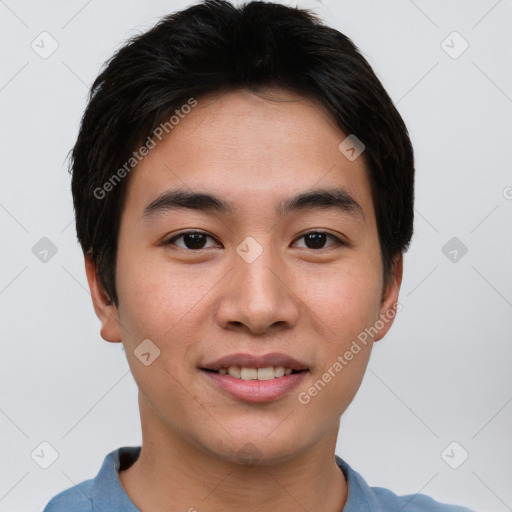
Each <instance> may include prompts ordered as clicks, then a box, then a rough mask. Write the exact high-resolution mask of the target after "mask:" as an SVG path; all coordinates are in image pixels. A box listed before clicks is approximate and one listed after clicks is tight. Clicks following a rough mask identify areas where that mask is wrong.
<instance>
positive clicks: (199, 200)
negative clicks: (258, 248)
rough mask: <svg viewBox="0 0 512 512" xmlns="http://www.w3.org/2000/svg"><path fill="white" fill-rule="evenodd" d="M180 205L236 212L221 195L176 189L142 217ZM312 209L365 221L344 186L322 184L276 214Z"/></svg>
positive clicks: (287, 200)
mask: <svg viewBox="0 0 512 512" xmlns="http://www.w3.org/2000/svg"><path fill="white" fill-rule="evenodd" d="M180 208H188V209H191V210H198V211H203V212H208V211H212V212H216V213H220V214H223V215H226V216H229V215H234V214H236V212H237V207H236V206H235V204H234V203H232V202H230V201H228V200H226V199H223V198H221V197H219V196H216V195H213V194H209V193H206V192H200V191H197V192H196V191H190V190H186V189H174V190H168V191H166V192H163V193H162V194H161V195H160V196H158V197H157V198H156V199H155V200H153V201H152V202H151V203H149V204H148V205H147V206H146V207H145V208H144V211H143V214H142V217H143V218H146V219H150V218H153V217H158V216H159V215H163V214H165V213H168V212H169V211H173V210H177V209H180ZM309 209H316V210H331V209H336V210H339V211H341V212H343V213H347V214H349V215H350V216H353V217H359V218H360V219H361V220H363V221H364V222H366V220H365V216H364V212H363V209H362V208H361V206H360V205H359V203H358V202H357V201H356V200H355V199H354V198H353V197H352V196H351V195H350V194H349V192H348V191H347V190H346V189H344V188H320V189H314V190H310V191H307V192H302V193H300V194H297V195H294V196H291V197H287V198H285V199H283V200H282V201H281V202H280V203H279V205H278V206H277V207H276V214H277V215H278V216H280V217H284V216H285V215H288V214H289V213H291V212H295V211H301V210H309Z"/></svg>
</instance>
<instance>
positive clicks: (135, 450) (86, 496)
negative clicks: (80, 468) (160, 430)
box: [43, 446, 140, 512]
mask: <svg viewBox="0 0 512 512" xmlns="http://www.w3.org/2000/svg"><path fill="white" fill-rule="evenodd" d="M139 454H140V446H132V447H129V446H125V447H122V448H118V449H117V450H114V451H112V452H110V453H109V454H108V455H107V456H106V457H105V459H104V461H103V464H102V466H101V468H100V470H99V472H98V474H97V475H96V477H95V478H93V479H90V480H85V481H83V482H81V483H79V484H78V485H75V486H73V487H71V488H69V489H66V490H65V491H62V492H61V493H60V494H57V496H55V497H54V498H52V499H51V500H50V501H49V502H48V504H47V505H46V507H45V509H44V510H43V512H93V511H98V510H99V511H102V512H107V511H108V512H138V509H137V508H136V507H135V505H134V504H133V503H132V502H131V500H130V498H129V497H128V495H127V494H126V493H125V491H124V489H123V487H122V485H121V482H120V481H119V470H123V469H126V468H128V467H129V466H130V465H131V464H133V463H134V461H135V460H136V459H137V457H138V456H139Z"/></svg>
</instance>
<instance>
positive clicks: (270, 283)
mask: <svg viewBox="0 0 512 512" xmlns="http://www.w3.org/2000/svg"><path fill="white" fill-rule="evenodd" d="M233 260H234V261H233V265H234V266H233V271H232V272H230V279H229V281H228V282H227V284H226V286H225V288H224V289H223V290H222V292H221V297H220V300H219V301H218V303H217V308H216V319H217V322H218V324H219V325H220V326H221V327H222V328H224V329H228V330H236V329H238V330H246V331H248V332H249V333H251V334H264V333H267V332H269V333H270V332H274V331H276V330H280V329H287V328H291V327H293V326H295V325H296V324H297V322H298V320H299V317H300V300H299V298H298V297H297V295H296V292H295V290H294V283H293V281H292V278H291V273H290V272H289V271H288V272H287V271H286V269H285V266H284V265H283V264H282V263H281V262H279V261H278V258H277V256H276V255H274V254H273V253H272V251H271V250H266V249H265V250H264V251H263V253H262V254H261V255H260V256H259V257H258V258H257V259H256V260H255V261H252V262H251V263H248V262H247V261H245V260H244V259H243V258H241V257H240V256H238V254H235V255H234V258H233Z"/></svg>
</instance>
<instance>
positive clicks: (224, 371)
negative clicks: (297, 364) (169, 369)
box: [201, 366, 308, 380]
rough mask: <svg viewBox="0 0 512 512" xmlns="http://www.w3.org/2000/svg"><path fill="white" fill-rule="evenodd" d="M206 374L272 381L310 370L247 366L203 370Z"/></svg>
mask: <svg viewBox="0 0 512 512" xmlns="http://www.w3.org/2000/svg"><path fill="white" fill-rule="evenodd" d="M201 370H204V371H206V372H211V373H217V374H218V375H229V376H230V377H233V378H234V379H242V380H272V379H280V378H282V377H285V376H288V375H292V374H294V373H302V372H307V371H308V370H294V369H293V368H285V367H284V366H266V367H264V368H250V367H247V366H241V367H240V366H228V367H227V368H219V369H218V370H211V369H208V368H201Z"/></svg>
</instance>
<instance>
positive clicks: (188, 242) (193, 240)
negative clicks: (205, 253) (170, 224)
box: [165, 231, 213, 250]
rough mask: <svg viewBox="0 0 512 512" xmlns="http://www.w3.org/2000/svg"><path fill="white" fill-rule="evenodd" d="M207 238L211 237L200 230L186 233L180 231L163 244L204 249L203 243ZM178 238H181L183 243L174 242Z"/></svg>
mask: <svg viewBox="0 0 512 512" xmlns="http://www.w3.org/2000/svg"><path fill="white" fill-rule="evenodd" d="M208 238H212V237H211V236H210V235H207V234H206V233H201V232H200V231H188V232H186V233H180V234H179V235H176V236H173V237H172V238H170V239H169V240H168V241H167V242H165V244H166V245H177V246H178V247H180V248H182V249H190V250H201V249H205V244H206V241H207V239H208ZM179 239H183V245H180V244H176V243H175V241H176V240H179ZM212 239H213V238H212Z"/></svg>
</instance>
